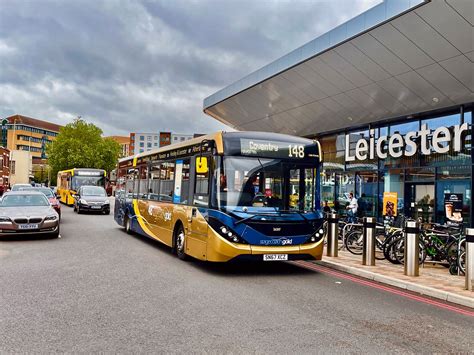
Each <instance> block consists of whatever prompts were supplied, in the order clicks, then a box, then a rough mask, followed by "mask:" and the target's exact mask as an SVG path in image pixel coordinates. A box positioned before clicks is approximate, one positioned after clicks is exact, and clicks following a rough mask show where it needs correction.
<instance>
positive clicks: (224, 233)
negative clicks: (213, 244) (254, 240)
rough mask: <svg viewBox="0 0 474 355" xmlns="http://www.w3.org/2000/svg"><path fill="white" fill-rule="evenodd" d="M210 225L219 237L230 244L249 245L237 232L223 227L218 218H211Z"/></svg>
mask: <svg viewBox="0 0 474 355" xmlns="http://www.w3.org/2000/svg"><path fill="white" fill-rule="evenodd" d="M209 225H210V226H211V227H212V229H214V230H215V231H216V232H217V233H219V235H220V236H221V237H223V238H225V239H226V240H228V241H229V242H232V243H240V244H247V242H246V241H245V240H244V239H242V238H241V237H240V236H239V235H238V234H237V233H236V232H235V231H233V230H232V229H230V228H229V227H228V226H226V225H223V224H222V222H221V221H219V220H218V219H217V218H212V217H211V218H209Z"/></svg>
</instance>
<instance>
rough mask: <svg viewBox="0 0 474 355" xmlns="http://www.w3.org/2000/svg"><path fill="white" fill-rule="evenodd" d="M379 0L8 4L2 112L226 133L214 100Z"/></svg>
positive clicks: (118, 127)
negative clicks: (214, 113) (210, 100)
mask: <svg viewBox="0 0 474 355" xmlns="http://www.w3.org/2000/svg"><path fill="white" fill-rule="evenodd" d="M376 2H377V0H366V1H361V0H353V1H352V0H340V1H329V0H325V1H303V0H302V1H299V2H293V1H271V0H263V1H250V0H241V1H231V0H229V1H221V0H200V1H191V0H186V1H184V0H176V1H165V0H163V1H105V0H104V1H93V0H76V1H59V0H58V1H53V0H48V1H46V0H38V1H13V0H3V1H0V116H2V117H4V116H8V115H10V114H13V113H19V114H25V115H29V116H32V117H38V118H43V119H48V120H52V121H56V122H58V123H67V122H68V121H70V120H71V118H73V117H75V116H76V115H81V116H83V117H84V118H86V119H88V120H90V121H93V122H95V123H97V124H98V125H99V126H100V127H102V128H103V130H104V132H105V133H106V134H128V132H130V131H158V130H172V131H176V132H182V133H192V132H203V133H204V132H209V131H213V130H217V129H222V128H224V126H223V125H221V124H220V123H218V122H216V121H215V120H214V119H212V118H210V117H207V116H206V115H204V114H203V113H202V100H203V99H204V97H206V96H208V95H210V94H212V93H214V92H215V91H217V90H219V89H221V88H222V87H224V86H226V85H228V84H230V83H232V82H233V81H235V80H238V79H239V78H241V77H242V76H244V75H246V74H248V73H249V72H251V71H253V70H255V69H258V68H259V67H261V66H263V65H265V64H266V63H268V62H270V61H271V60H274V59H276V58H277V57H279V56H281V55H283V54H285V53H286V52H288V51H289V50H291V49H294V48H295V47H297V46H299V45H301V44H303V43H305V42H306V41H308V40H310V39H312V38H314V37H315V36H317V35H319V34H321V33H322V32H324V31H326V30H329V29H330V28H331V27H334V26H335V25H337V24H338V23H340V22H342V21H343V20H344V19H346V18H347V17H351V16H353V15H355V14H356V13H358V12H360V11H361V10H363V9H364V7H367V6H368V5H369V4H370V5H372V4H374V3H376ZM348 5H350V6H348Z"/></svg>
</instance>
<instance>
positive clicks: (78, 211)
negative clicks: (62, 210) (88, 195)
mask: <svg viewBox="0 0 474 355" xmlns="http://www.w3.org/2000/svg"><path fill="white" fill-rule="evenodd" d="M76 211H77V214H81V213H82V211H81V208H80V207H79V206H77V208H76Z"/></svg>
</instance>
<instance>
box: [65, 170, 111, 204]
mask: <svg viewBox="0 0 474 355" xmlns="http://www.w3.org/2000/svg"><path fill="white" fill-rule="evenodd" d="M105 177H106V172H105V170H102V169H88V168H74V169H68V170H63V171H60V172H58V181H57V186H58V191H57V193H58V195H59V201H60V202H62V203H64V204H66V205H68V206H72V205H73V204H74V197H73V195H74V194H76V192H77V190H79V188H80V187H81V186H83V185H92V186H102V187H104V188H105Z"/></svg>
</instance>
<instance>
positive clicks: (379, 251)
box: [375, 232, 385, 260]
mask: <svg viewBox="0 0 474 355" xmlns="http://www.w3.org/2000/svg"><path fill="white" fill-rule="evenodd" d="M384 242H385V232H379V233H377V235H376V236H375V259H377V260H385V255H384V254H383V248H384Z"/></svg>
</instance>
